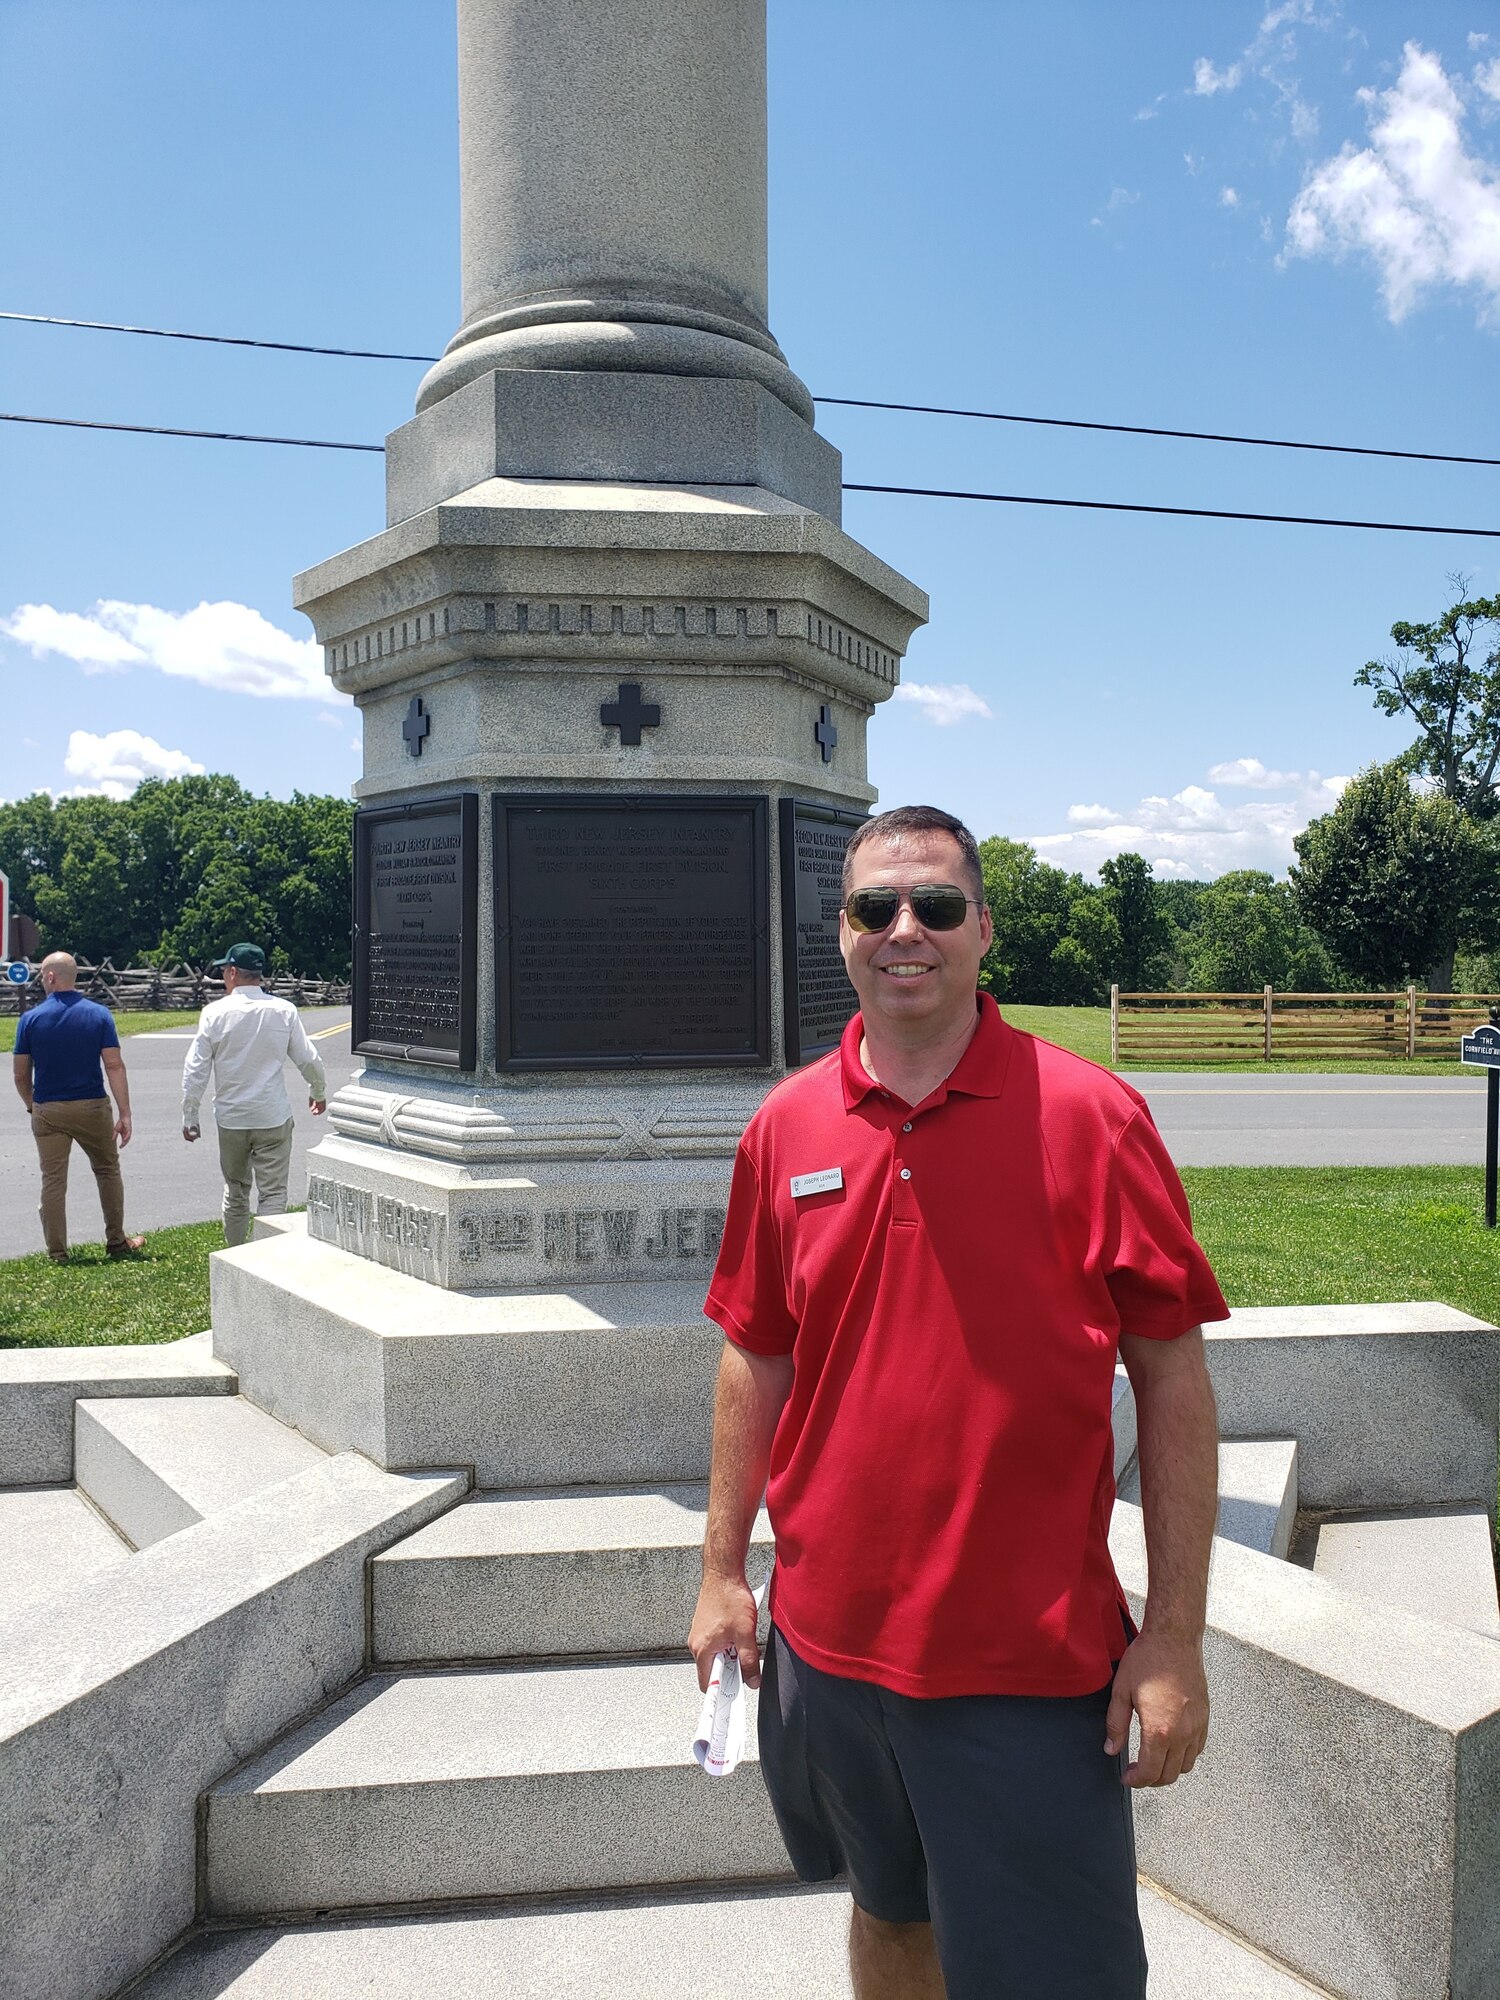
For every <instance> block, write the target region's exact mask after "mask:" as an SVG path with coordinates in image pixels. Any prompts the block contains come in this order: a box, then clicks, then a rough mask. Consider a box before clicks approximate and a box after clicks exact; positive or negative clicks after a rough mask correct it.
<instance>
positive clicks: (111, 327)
mask: <svg viewBox="0 0 1500 2000" xmlns="http://www.w3.org/2000/svg"><path fill="white" fill-rule="evenodd" d="M0 319H12V320H20V321H22V322H24V323H25V324H26V325H27V326H78V327H83V328H85V329H86V330H87V331H89V332H90V333H144V334H149V335H150V336H151V338H152V339H154V340H201V341H204V342H206V343H207V344H208V345H209V346H212V347H269V348H273V349H274V350H275V351H276V353H278V354H333V355H337V356H338V357H339V358H340V359H342V360H345V361H427V362H432V361H436V360H437V358H438V357H437V355H435V354H381V353H377V352H376V351H375V350H374V349H372V348H368V347H309V346H307V345H306V343H305V342H303V341H300V340H250V339H247V338H246V337H245V335H243V334H238V333H179V332H177V331H176V330H175V329H173V328H172V327H166V326H117V325H116V324H115V323H114V321H113V320H108V319H58V318H56V317H55V316H54V315H53V314H51V313H18V312H0Z"/></svg>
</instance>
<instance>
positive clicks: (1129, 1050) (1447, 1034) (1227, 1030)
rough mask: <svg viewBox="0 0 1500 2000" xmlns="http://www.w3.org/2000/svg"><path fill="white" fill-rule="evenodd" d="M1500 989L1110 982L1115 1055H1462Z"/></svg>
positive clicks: (1139, 1060)
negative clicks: (1187, 988)
mask: <svg viewBox="0 0 1500 2000" xmlns="http://www.w3.org/2000/svg"><path fill="white" fill-rule="evenodd" d="M1497 1004H1500V994H1495V993H1424V992H1422V991H1420V990H1419V989H1418V988H1417V987H1415V986H1408V987H1407V988H1406V990H1405V992H1400V993H1278V992H1275V991H1274V990H1273V989H1272V988H1271V987H1269V986H1265V987H1262V989H1261V990H1260V992H1259V993H1122V992H1121V991H1120V989H1119V987H1118V986H1112V987H1111V988H1110V990H1109V1045H1110V1055H1111V1060H1113V1061H1114V1062H1117V1063H1118V1062H1127V1063H1134V1064H1140V1065H1144V1066H1146V1067H1150V1066H1151V1065H1152V1064H1153V1063H1189V1062H1204V1063H1210V1062H1211V1063H1228V1062H1270V1061H1272V1060H1274V1059H1275V1058H1277V1057H1281V1058H1283V1059H1285V1060H1287V1061H1304V1062H1305V1061H1309V1060H1345V1061H1347V1060H1351V1059H1358V1058H1359V1057H1361V1056H1364V1057H1370V1056H1384V1057H1393V1056H1394V1057H1397V1058H1401V1057H1405V1058H1407V1059H1408V1060H1409V1059H1411V1058H1412V1057H1414V1056H1419V1055H1424V1056H1427V1055H1431V1056H1444V1055H1446V1056H1452V1057H1453V1058H1454V1059H1455V1060H1456V1059H1457V1055H1458V1038H1459V1036H1460V1035H1467V1034H1472V1033H1473V1031H1474V1030H1475V1028H1477V1027H1479V1026H1481V1025H1482V1024H1483V1023H1485V1022H1487V1021H1488V1020H1489V1018H1490V1008H1491V1007H1492V1006H1494V1005H1497Z"/></svg>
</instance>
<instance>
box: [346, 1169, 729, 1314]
mask: <svg viewBox="0 0 1500 2000" xmlns="http://www.w3.org/2000/svg"><path fill="white" fill-rule="evenodd" d="M308 1165H309V1175H308V1183H307V1232H308V1234H309V1236H311V1237H313V1238H315V1239H316V1240H317V1241H318V1242H320V1243H326V1244H330V1245H333V1246H334V1247H336V1248H337V1249H340V1250H345V1251H350V1252H352V1253H353V1254H354V1255H355V1256H357V1257H361V1258H367V1259H369V1260H371V1261H372V1262H374V1263H376V1264H380V1265H384V1266H388V1267H389V1268H390V1269H392V1270H395V1271H404V1272H406V1273H407V1274H408V1276H410V1277H413V1278H419V1279H423V1280H425V1281H426V1282H427V1283H428V1284H431V1285H439V1286H441V1287H442V1288H443V1289H444V1290H445V1291H465V1292H473V1291H479V1290H482V1289H487V1288H488V1289H494V1288H497V1287H503V1288H504V1289H506V1290H508V1291H513V1290H516V1289H517V1288H520V1287H532V1286H535V1287H539V1288H544V1289H545V1288H547V1287H550V1286H553V1285H557V1284H562V1283H570V1282H572V1283H593V1282H596V1281H598V1280H600V1279H613V1280H617V1281H619V1280H629V1279H640V1280H644V1281H646V1282H656V1281H658V1280H661V1279H689V1278H691V1279H696V1280H697V1282H698V1285H699V1289H700V1293H701V1291H702V1290H703V1288H705V1287H706V1285H707V1282H708V1279H709V1277H710V1275H711V1274H712V1271H713V1265H714V1258H715V1257H716V1255H717V1254H718V1248H719V1239H720V1237H721V1236H722V1235H723V1231H724V1206H725V1181H726V1175H725V1171H724V1167H723V1164H722V1162H721V1161H718V1160H671V1159H665V1160H663V1159H657V1160H635V1159H631V1160H597V1159H596V1160H593V1161H589V1162H579V1163H576V1164H575V1163H573V1162H551V1161H544V1162H535V1161H532V1162H528V1163H527V1164H526V1165H525V1166H524V1167H520V1168H513V1169H511V1170H510V1171H507V1170H506V1169H505V1168H504V1167H503V1166H501V1167H498V1168H496V1167H489V1168H485V1167H472V1166H458V1165H453V1164H451V1163H450V1162H448V1161H446V1160H432V1159H420V1158H415V1159H414V1158H412V1157H411V1156H410V1155H409V1154H406V1155H403V1154H399V1153H393V1152H392V1151H391V1150H390V1148H389V1147H385V1146H367V1145H359V1144H357V1143H351V1142H349V1141H347V1140H341V1139H329V1140H325V1141H324V1143H323V1144H322V1145H321V1146H319V1147H318V1149H317V1150H316V1152H315V1153H313V1155H312V1156H311V1159H310V1160H309V1163H308Z"/></svg>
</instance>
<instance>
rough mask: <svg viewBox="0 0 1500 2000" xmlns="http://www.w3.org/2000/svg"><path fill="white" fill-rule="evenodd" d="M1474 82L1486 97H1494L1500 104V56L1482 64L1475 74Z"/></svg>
mask: <svg viewBox="0 0 1500 2000" xmlns="http://www.w3.org/2000/svg"><path fill="white" fill-rule="evenodd" d="M1474 82H1475V84H1476V85H1477V86H1478V88H1479V89H1480V90H1482V91H1483V92H1484V94H1485V96H1486V97H1493V98H1494V100H1495V102H1496V103H1497V104H1500V56H1493V57H1492V58H1491V59H1490V61H1489V62H1487V63H1481V64H1480V65H1479V67H1478V69H1476V70H1475V72H1474Z"/></svg>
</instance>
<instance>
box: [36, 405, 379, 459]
mask: <svg viewBox="0 0 1500 2000" xmlns="http://www.w3.org/2000/svg"><path fill="white" fill-rule="evenodd" d="M0 424H53V425H55V426H57V427H58V428H59V429H62V430H70V431H131V432H133V433H134V434H135V435H136V436H138V437H164V438H211V439H212V440H213V441H214V442H215V443H216V444H296V445H301V446H302V447H303V449H304V450H307V451H378V452H380V453H381V454H382V456H383V455H384V453H385V446H384V445H383V444H345V443H343V442H341V441H339V440H337V439H333V438H284V437H260V436H257V435H256V434H255V433H253V432H251V431H185V430H174V429H172V428H171V427H169V426H168V425H166V424H103V423H94V422H92V421H91V420H90V419H89V418H87V417H22V416H17V415H15V414H14V413H13V412H11V411H9V410H0Z"/></svg>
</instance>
